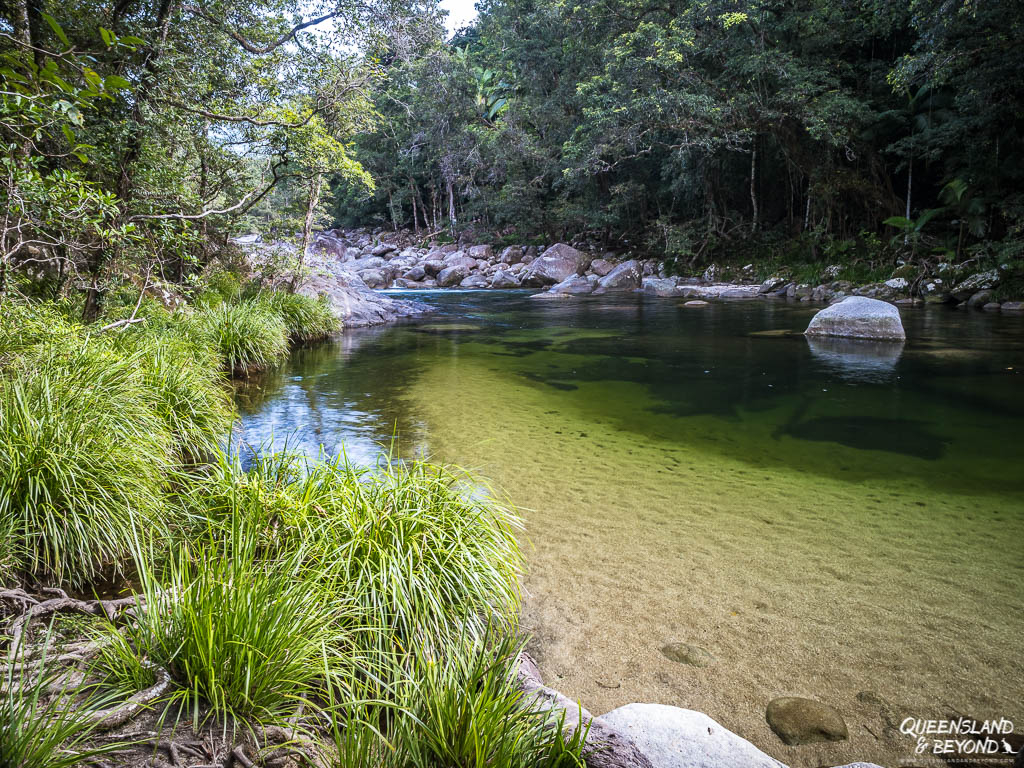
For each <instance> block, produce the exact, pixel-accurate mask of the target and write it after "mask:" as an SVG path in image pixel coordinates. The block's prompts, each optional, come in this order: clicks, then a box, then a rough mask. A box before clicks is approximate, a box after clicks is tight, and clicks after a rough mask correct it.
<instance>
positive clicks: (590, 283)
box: [551, 275, 597, 296]
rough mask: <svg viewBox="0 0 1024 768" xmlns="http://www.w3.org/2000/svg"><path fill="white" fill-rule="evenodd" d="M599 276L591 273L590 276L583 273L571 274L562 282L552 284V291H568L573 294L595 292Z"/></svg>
mask: <svg viewBox="0 0 1024 768" xmlns="http://www.w3.org/2000/svg"><path fill="white" fill-rule="evenodd" d="M596 284H597V278H596V277H594V276H593V275H591V276H590V277H589V278H587V277H582V276H581V275H569V277H567V278H565V280H563V281H562V282H560V283H556V284H555V285H553V286H551V293H567V294H569V295H571V296H576V295H580V294H587V293H593V292H594V286H595V285H596Z"/></svg>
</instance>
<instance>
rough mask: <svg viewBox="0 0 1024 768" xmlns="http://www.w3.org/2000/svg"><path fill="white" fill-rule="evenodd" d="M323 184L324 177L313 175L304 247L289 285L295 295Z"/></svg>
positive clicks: (302, 246)
mask: <svg viewBox="0 0 1024 768" xmlns="http://www.w3.org/2000/svg"><path fill="white" fill-rule="evenodd" d="M322 183H323V176H322V175H321V174H319V173H315V174H313V178H312V179H310V182H309V198H308V199H307V200H306V218H305V220H304V221H303V223H302V245H301V246H300V247H299V264H298V266H297V267H296V268H295V274H293V275H292V280H291V283H289V285H288V292H289V293H295V289H296V288H297V287H298V285H299V277H300V276H301V274H302V267H303V266H304V265H305V263H306V250H307V249H308V248H309V239H310V236H311V234H312V232H313V219H314V218H315V217H316V206H317V204H318V203H319V202H320V186H321V184H322Z"/></svg>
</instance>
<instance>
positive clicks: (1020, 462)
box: [239, 292, 1024, 765]
mask: <svg viewBox="0 0 1024 768" xmlns="http://www.w3.org/2000/svg"><path fill="white" fill-rule="evenodd" d="M428 300H429V301H430V302H431V303H433V304H435V305H436V306H437V312H436V313H434V314H433V315H431V316H430V317H429V318H427V319H425V320H423V321H422V322H421V323H419V324H410V325H401V326H394V327H389V328H384V329H369V330H362V331H351V332H349V333H347V334H346V335H345V336H344V337H343V338H342V339H341V340H340V341H339V342H338V343H337V344H330V345H325V346H320V347H316V348H313V349H306V350H301V351H299V352H297V353H296V354H295V355H294V356H293V358H292V360H291V363H290V365H289V366H288V367H287V368H285V369H283V370H281V371H279V372H277V373H275V374H273V375H271V376H269V377H267V378H265V379H263V380H261V381H259V382H255V383H254V384H253V385H251V386H249V387H248V388H247V389H246V390H243V391H242V392H240V395H239V402H240V406H241V409H242V419H241V426H240V429H241V433H242V437H243V439H245V440H246V441H248V442H249V443H250V444H252V445H260V444H264V443H266V442H267V441H269V440H270V438H271V437H273V438H274V440H275V442H276V443H277V444H278V445H280V444H282V443H284V442H287V443H288V445H289V446H290V447H292V448H299V449H302V450H305V451H307V452H309V453H312V454H315V453H317V452H318V451H319V450H320V449H321V446H323V448H324V449H325V450H327V451H328V452H332V453H333V452H336V451H339V450H342V449H344V450H345V451H346V452H347V454H348V455H349V456H350V458H352V459H354V460H356V461H372V460H373V459H374V457H375V456H376V454H377V453H378V451H379V446H380V445H382V444H387V443H388V442H389V441H390V439H391V436H392V435H393V434H397V435H398V442H399V445H400V449H401V451H402V453H403V454H405V455H410V454H413V453H418V454H425V455H429V456H431V457H433V458H434V459H438V460H445V461H452V462H456V463H458V464H461V465H463V466H467V467H470V468H474V469H477V470H479V471H480V472H481V473H482V474H483V475H485V476H486V477H488V478H489V479H490V480H491V481H492V482H494V483H495V484H496V485H497V486H499V487H500V488H502V489H503V490H504V491H505V492H507V493H508V494H509V495H510V497H511V498H512V500H513V501H514V502H515V503H517V504H518V505H520V506H521V507H522V508H523V509H524V516H525V518H526V520H527V525H528V535H529V539H530V545H531V550H530V568H531V571H530V576H529V578H528V581H527V587H528V590H529V593H530V594H529V597H528V599H527V603H526V607H525V609H524V623H525V624H526V626H527V627H528V629H530V630H531V631H532V632H533V633H534V636H535V639H534V641H533V643H532V649H533V650H534V651H535V653H536V655H537V656H538V657H539V661H540V664H541V668H542V671H543V672H544V673H545V676H546V677H547V678H548V679H549V682H551V683H552V684H554V685H556V687H560V688H561V689H563V690H564V691H565V692H566V693H568V694H569V695H571V696H578V697H580V698H581V699H582V700H583V702H584V703H585V704H586V705H587V706H588V707H589V708H591V709H592V710H594V711H596V712H601V711H604V710H606V709H610V708H613V707H615V706H619V705H621V704H625V703H628V702H630V701H657V702H661V703H667V704H675V705H678V706H684V707H688V708H693V709H700V710H702V711H705V712H707V713H709V714H711V715H712V716H713V717H715V718H716V719H718V720H719V721H720V722H722V723H723V724H725V725H726V726H728V727H731V728H733V729H734V730H737V731H738V732H740V733H741V734H742V735H744V736H745V737H747V738H749V739H751V740H753V741H754V742H755V743H756V744H758V746H760V747H761V748H762V749H765V750H766V751H768V752H770V753H771V754H773V755H774V756H776V757H779V758H780V759H782V760H783V761H785V762H788V763H790V764H792V765H818V764H824V763H829V764H833V763H839V762H842V761H844V760H847V759H849V760H852V759H855V758H859V759H865V758H868V759H871V758H873V759H875V760H877V761H880V762H883V763H892V762H895V761H896V760H898V759H899V758H901V757H908V756H911V755H912V748H913V744H911V743H910V740H908V738H907V737H904V736H902V735H900V734H899V733H898V732H897V731H895V730H894V729H892V728H891V721H892V720H893V718H894V717H896V716H897V715H898V714H902V713H907V714H909V715H914V716H922V717H923V716H939V715H942V714H945V713H948V712H949V711H950V710H956V711H960V712H965V713H968V714H972V715H975V716H997V717H1003V716H1005V717H1011V718H1013V717H1014V716H1016V717H1017V719H1018V720H1019V722H1021V723H1022V724H1024V711H1022V710H1021V699H1022V697H1021V695H1020V694H1021V691H1022V690H1024V685H1022V682H1024V586H1022V584H1024V582H1022V577H1024V549H1022V546H1021V545H1022V542H1024V494H1022V491H1024V471H1022V469H1024V443H1022V441H1021V439H1020V436H1021V434H1022V433H1024V399H1022V398H1021V388H1022V382H1024V377H1022V372H1024V318H1018V317H1012V316H1006V315H998V314H995V315H993V314H983V313H978V312H971V313H966V312H953V311H946V310H942V309H938V310H932V309H929V310H915V311H912V312H907V313H905V315H904V323H905V325H906V328H907V334H908V339H909V341H908V343H907V344H906V345H905V346H892V345H873V344H858V343H851V342H813V343H809V342H808V340H806V339H804V338H803V337H802V336H798V335H793V334H792V333H790V332H792V331H799V330H802V329H803V328H804V327H806V324H807V321H808V320H809V318H810V316H811V315H812V314H813V312H814V309H813V308H807V307H806V305H804V306H800V305H787V304H785V303H769V302H740V303H734V304H728V305H723V304H719V305H712V306H707V307H703V308H686V307H683V306H681V302H676V301H674V300H668V299H645V298H642V297H634V296H629V297H624V298H604V299H596V298H587V299H576V300H566V301H557V302H556V301H537V300H530V299H529V298H527V297H526V296H525V295H523V294H518V293H500V294H499V293H494V292H480V293H452V292H444V293H437V294H430V295H429V296H428ZM669 642H691V643H696V644H699V645H701V646H702V647H704V648H706V649H708V650H709V651H710V652H711V653H712V655H713V656H714V657H715V661H714V662H713V663H712V664H710V665H709V666H708V667H704V668H694V667H687V666H685V665H680V664H678V663H675V662H672V661H670V660H668V659H666V658H665V657H664V656H663V655H662V654H661V653H660V652H659V649H660V648H661V646H663V645H664V644H666V643H669ZM781 695H802V696H811V697H814V698H819V699H822V700H824V701H827V702H828V703H830V704H832V705H834V706H836V707H838V708H839V709H840V711H842V712H843V714H844V716H845V717H846V719H847V723H848V725H849V726H850V732H851V738H850V740H849V741H848V742H843V743H841V744H838V745H827V746H805V747H799V748H790V747H785V746H783V745H782V744H781V742H779V741H778V739H777V738H776V737H775V736H774V734H772V733H771V732H770V731H769V730H768V729H767V727H766V725H765V723H764V708H765V706H766V705H767V702H768V701H770V700H771V699H772V698H774V697H775V696H781ZM879 702H881V703H879ZM1022 727H1024V725H1022Z"/></svg>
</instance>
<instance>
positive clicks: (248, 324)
mask: <svg viewBox="0 0 1024 768" xmlns="http://www.w3.org/2000/svg"><path fill="white" fill-rule="evenodd" d="M192 322H193V328H194V329H195V331H196V332H198V333H199V334H200V335H201V336H203V337H205V338H206V339H207V340H208V341H209V343H210V344H211V345H212V346H213V348H214V349H216V350H217V352H218V353H219V354H220V356H221V358H222V359H223V361H224V367H225V368H226V369H227V370H228V371H229V372H230V373H231V374H232V375H243V374H246V373H249V372H253V371H260V370H263V369H265V368H269V367H271V366H273V365H276V364H277V363H279V362H281V361H282V360H283V359H284V358H285V357H286V356H287V354H288V328H287V326H286V325H285V323H284V321H283V320H282V319H281V317H280V316H279V315H278V314H277V313H275V312H272V311H271V310H269V309H268V308H267V307H266V306H264V305H263V304H262V303H261V302H259V301H242V302H240V303H238V304H230V303H226V302H225V303H222V304H218V305H216V306H211V307H205V308H203V309H201V310H200V311H198V312H196V313H195V315H194V316H193V319H192Z"/></svg>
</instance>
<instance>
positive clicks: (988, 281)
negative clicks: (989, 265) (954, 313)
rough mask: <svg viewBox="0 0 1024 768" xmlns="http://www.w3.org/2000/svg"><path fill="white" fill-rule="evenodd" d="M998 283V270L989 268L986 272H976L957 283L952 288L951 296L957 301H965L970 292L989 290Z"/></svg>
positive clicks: (969, 296)
mask: <svg viewBox="0 0 1024 768" xmlns="http://www.w3.org/2000/svg"><path fill="white" fill-rule="evenodd" d="M998 285H999V272H998V271H997V270H995V269H990V270H988V271H987V272H978V273H976V274H973V275H971V276H970V277H968V278H967V279H966V280H963V281H962V282H960V283H958V284H957V285H956V287H955V288H953V297H954V298H955V299H956V300H957V301H967V300H968V299H969V298H971V295H972V294H975V293H977V292H978V291H986V290H988V291H990V290H992V289H993V288H995V287H996V286H998Z"/></svg>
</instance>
